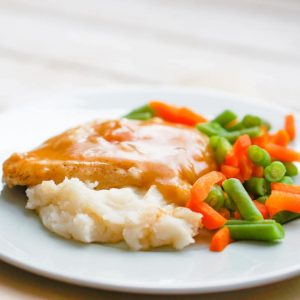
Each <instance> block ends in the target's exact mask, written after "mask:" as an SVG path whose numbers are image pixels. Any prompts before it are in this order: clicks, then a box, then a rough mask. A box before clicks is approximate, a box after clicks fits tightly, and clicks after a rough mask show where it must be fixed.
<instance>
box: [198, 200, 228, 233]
mask: <svg viewBox="0 0 300 300" xmlns="http://www.w3.org/2000/svg"><path fill="white" fill-rule="evenodd" d="M195 211H196V212H200V213H201V214H202V215H203V218H202V224H203V226H204V227H205V228H207V229H209V230H214V229H218V228H220V227H222V226H223V225H224V224H225V223H226V222H227V220H226V219H225V218H224V217H223V216H222V215H221V214H219V213H218V212H217V211H216V210H215V209H213V208H212V207H211V206H209V205H208V204H207V203H206V202H201V203H200V204H198V206H197V210H195Z"/></svg>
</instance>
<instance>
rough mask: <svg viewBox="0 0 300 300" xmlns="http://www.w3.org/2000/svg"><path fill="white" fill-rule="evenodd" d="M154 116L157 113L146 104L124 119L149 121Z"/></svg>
mask: <svg viewBox="0 0 300 300" xmlns="http://www.w3.org/2000/svg"><path fill="white" fill-rule="evenodd" d="M154 116H155V111H154V110H153V109H152V108H151V107H150V105H148V104H146V105H143V106H141V107H138V108H136V109H134V110H132V111H131V112H129V113H128V114H127V115H125V116H124V118H126V119H132V120H149V119H151V118H153V117H154Z"/></svg>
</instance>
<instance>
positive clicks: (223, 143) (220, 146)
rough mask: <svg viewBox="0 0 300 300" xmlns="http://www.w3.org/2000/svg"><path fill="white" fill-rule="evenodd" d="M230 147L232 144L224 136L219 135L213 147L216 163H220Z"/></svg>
mask: <svg viewBox="0 0 300 300" xmlns="http://www.w3.org/2000/svg"><path fill="white" fill-rule="evenodd" d="M231 149H232V145H231V144H230V143H229V142H228V140H227V139H226V138H224V137H220V138H219V140H218V143H217V146H216V149H215V157H216V161H217V164H219V165H220V164H222V163H223V162H224V159H225V157H226V154H227V153H228V152H229V151H230V150H231Z"/></svg>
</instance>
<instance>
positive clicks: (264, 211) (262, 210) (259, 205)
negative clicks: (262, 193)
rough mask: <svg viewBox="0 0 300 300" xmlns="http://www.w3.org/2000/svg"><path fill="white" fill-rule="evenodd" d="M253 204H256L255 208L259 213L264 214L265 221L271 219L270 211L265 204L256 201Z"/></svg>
mask: <svg viewBox="0 0 300 300" xmlns="http://www.w3.org/2000/svg"><path fill="white" fill-rule="evenodd" d="M253 203H254V204H255V206H256V208H257V209H258V210H259V212H260V213H261V214H262V216H263V217H264V219H268V218H269V213H268V209H267V208H266V206H265V205H264V204H262V203H260V202H259V201H256V200H254V201H253Z"/></svg>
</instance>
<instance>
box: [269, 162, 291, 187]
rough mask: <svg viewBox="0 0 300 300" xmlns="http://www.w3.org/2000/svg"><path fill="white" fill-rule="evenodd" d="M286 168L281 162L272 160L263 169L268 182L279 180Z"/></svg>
mask: <svg viewBox="0 0 300 300" xmlns="http://www.w3.org/2000/svg"><path fill="white" fill-rule="evenodd" d="M285 172H286V169H285V166H284V164H283V163H282V162H280V161H274V162H272V163H271V164H270V165H269V166H267V167H266V168H265V170H264V176H265V178H266V179H267V180H268V181H269V182H277V181H280V180H281V179H282V178H283V176H284V175H285Z"/></svg>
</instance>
